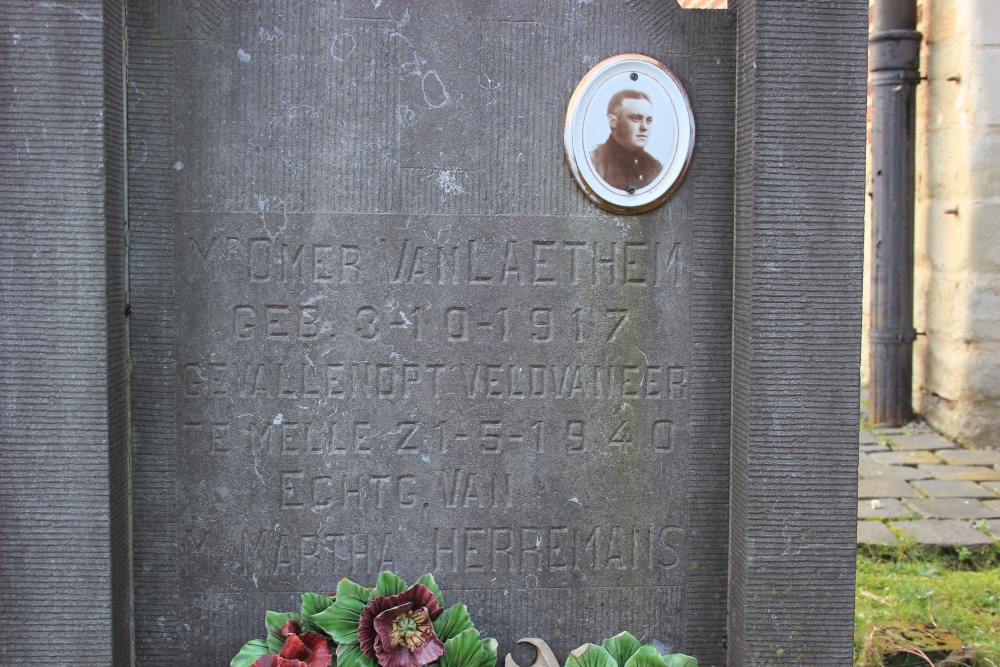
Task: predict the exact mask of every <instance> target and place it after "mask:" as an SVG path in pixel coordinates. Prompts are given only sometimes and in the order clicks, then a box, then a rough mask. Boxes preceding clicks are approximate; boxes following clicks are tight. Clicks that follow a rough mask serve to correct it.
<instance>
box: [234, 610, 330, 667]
mask: <svg viewBox="0 0 1000 667" xmlns="http://www.w3.org/2000/svg"><path fill="white" fill-rule="evenodd" d="M281 634H282V636H284V638H285V643H284V645H282V647H281V652H280V653H279V654H278V655H272V654H269V655H265V656H261V657H260V658H258V659H257V661H256V662H254V663H253V667H330V665H331V664H332V663H333V653H332V652H331V651H330V644H329V643H328V642H327V640H326V637H323V636H322V635H320V634H317V633H315V632H302V631H301V629H300V628H299V624H298V623H296V622H295V621H288V622H287V623H285V627H283V628H282V629H281Z"/></svg>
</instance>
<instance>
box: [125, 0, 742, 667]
mask: <svg viewBox="0 0 1000 667" xmlns="http://www.w3.org/2000/svg"><path fill="white" fill-rule="evenodd" d="M643 9H645V10H646V11H643ZM128 21H129V29H130V57H131V61H130V69H129V76H130V79H129V85H130V90H132V91H134V93H133V95H132V97H131V98H130V105H129V110H130V119H129V132H130V148H131V151H130V160H129V162H130V189H131V192H132V193H133V197H132V198H131V200H130V209H131V225H132V237H131V240H132V245H131V251H132V255H131V256H132V261H133V265H132V267H133V268H132V286H133V299H132V307H133V316H132V326H133V331H134V332H135V334H136V336H139V337H141V339H142V340H143V341H144V344H142V345H137V346H136V347H135V348H134V350H133V354H134V357H135V375H134V378H135V382H136V391H135V393H134V398H133V406H134V422H133V423H134V426H135V433H136V436H135V441H134V447H135V455H136V465H135V468H134V475H135V490H136V507H135V517H136V523H135V531H136V552H135V553H136V572H137V577H136V614H137V615H136V631H137V635H136V636H137V647H138V651H139V656H140V657H141V658H146V659H148V660H150V661H152V662H153V663H158V662H160V661H165V660H167V659H168V656H175V657H176V656H177V655H178V646H182V647H184V649H183V650H182V652H181V654H183V655H190V656H209V659H210V661H211V662H212V663H222V662H223V661H224V660H225V659H227V658H228V657H229V656H231V655H233V654H234V653H235V651H236V650H237V649H238V648H239V646H240V645H241V643H242V641H244V640H245V639H246V638H250V637H253V636H256V635H258V634H259V633H260V627H261V612H262V611H263V610H264V609H286V608H294V607H295V604H296V600H297V596H298V593H299V592H301V591H303V590H318V591H332V590H334V589H335V587H336V583H337V581H338V580H339V579H340V578H341V577H350V578H351V579H353V580H355V581H360V582H374V580H375V578H376V577H377V574H378V572H379V570H383V569H392V570H395V571H397V572H399V573H401V574H403V575H404V576H405V577H406V578H408V579H410V580H412V579H415V578H416V577H417V576H419V575H420V574H421V573H423V572H425V571H427V572H432V573H433V574H434V575H435V576H436V577H437V578H438V580H439V581H440V582H441V583H442V585H443V586H445V587H446V588H448V589H451V590H452V591H454V592H453V593H451V594H450V597H451V598H453V599H454V600H456V601H458V600H460V601H464V602H466V603H467V604H469V605H470V608H472V609H473V610H474V611H473V614H474V616H475V618H476V620H477V622H478V623H479V624H480V628H481V629H482V630H483V632H484V633H486V634H490V635H492V636H495V637H496V638H497V639H498V640H499V641H500V643H501V645H502V646H504V647H511V646H513V644H514V642H515V641H516V640H517V639H518V638H519V637H521V636H525V635H528V636H539V637H546V638H548V639H549V641H551V643H552V645H553V647H554V649H555V650H556V652H557V653H558V654H560V655H565V654H566V653H568V652H569V650H571V649H573V648H575V647H576V646H578V645H579V644H581V643H584V642H585V641H587V640H588V639H590V640H593V639H596V640H600V639H603V638H604V637H607V636H611V635H612V634H614V633H616V632H617V631H618V630H619V629H624V628H626V626H627V627H629V628H631V629H632V630H633V631H634V632H636V634H639V635H644V636H646V637H648V638H655V639H657V640H660V641H662V642H664V643H665V644H667V645H670V646H673V647H676V648H677V649H678V650H679V649H680V646H681V644H682V643H685V642H687V643H690V642H692V641H694V639H693V638H694V637H702V638H703V639H701V641H698V642H697V646H696V649H691V650H697V651H698V652H700V653H701V654H702V655H704V656H705V659H706V661H707V664H710V663H711V661H712V660H713V659H721V654H722V637H723V635H724V632H725V631H724V623H725V609H724V607H723V606H722V605H720V604H719V603H718V601H719V600H723V599H724V598H725V572H726V566H727V562H726V552H725V541H726V536H727V529H728V522H727V519H728V515H727V504H726V495H727V488H728V483H727V475H728V458H729V447H728V444H729V443H728V434H729V417H728V395H729V391H730V389H729V375H730V372H731V371H730V360H729V349H730V346H731V343H730V334H729V331H730V326H731V325H730V319H729V314H730V312H731V281H732V278H731V276H732V264H731V248H732V222H731V211H732V205H733V203H732V202H733V200H732V196H733V195H732V159H733V155H732V146H733V123H734V118H733V108H734V105H733V98H734V92H735V91H734V90H733V87H732V80H733V77H734V76H735V70H734V66H735V61H734V55H735V54H734V53H733V49H732V40H733V37H734V29H735V26H734V22H733V17H732V15H731V14H729V13H726V12H719V13H711V12H695V13H692V12H683V11H681V10H680V9H679V8H677V9H672V10H668V11H667V12H662V13H661V15H656V14H653V13H652V6H650V7H647V8H643V7H635V8H630V7H621V6H618V5H617V4H611V3H593V4H587V3H585V4H581V3H578V2H576V1H575V0H574V1H573V2H552V3H544V4H543V3H523V2H501V3H493V2H488V3H487V2H483V3H449V2H445V3H441V4H440V5H439V6H423V7H419V6H414V5H412V3H406V2H398V1H397V2H394V1H393V0H385V1H384V2H380V3H373V2H371V0H347V1H345V2H339V3H337V2H331V3H277V4H276V3H272V2H253V3H239V4H236V3H224V2H207V3H186V4H185V3H179V4H175V5H162V4H159V3H142V2H138V3H134V4H133V5H132V6H131V7H130V10H129V14H128ZM629 51H640V52H643V53H652V54H654V55H656V56H658V57H660V58H662V59H663V60H664V62H665V63H666V64H667V65H668V66H669V67H671V68H673V69H674V70H675V71H676V72H677V73H678V75H679V76H680V77H682V78H683V79H684V80H685V81H686V83H687V86H688V89H689V90H690V91H691V94H692V100H693V102H692V104H693V105H694V107H695V109H696V112H697V114H698V117H697V122H698V131H699V134H698V151H697V155H696V157H695V161H694V164H693V167H692V171H691V174H690V175H689V176H688V179H687V185H686V186H685V187H683V188H682V189H681V190H680V191H679V192H678V193H677V194H676V195H675V196H674V197H673V198H672V199H671V200H670V201H669V202H668V203H667V204H666V205H664V206H662V207H661V208H659V209H657V210H656V211H654V212H652V213H649V214H646V215H643V216H641V217H620V216H616V215H612V214H608V213H605V212H603V211H601V210H600V209H598V208H597V207H595V206H593V205H592V204H591V203H589V202H588V201H587V200H586V199H585V198H583V197H582V196H581V193H580V192H579V191H578V189H577V187H576V185H575V184H574V182H573V179H572V176H571V174H570V173H569V170H568V169H567V167H566V164H565V155H564V150H563V145H562V125H563V122H564V118H565V111H566V104H567V102H568V100H569V96H570V94H571V93H572V91H573V88H574V87H575V85H576V83H577V82H578V81H579V80H580V78H581V77H582V76H583V74H585V73H586V71H587V70H588V69H589V68H590V67H591V66H593V65H594V64H595V63H596V62H597V61H598V60H599V59H601V58H604V57H605V56H607V55H611V54H615V53H621V52H629ZM152 306H157V307H152ZM149 354H154V355H156V358H155V359H150V358H149V357H148V356H147V355H149ZM164 354H166V356H167V360H168V363H163V361H164V359H163V356H162V355H164ZM151 362H152V363H151ZM147 387H148V388H149V389H148V390H147V389H146V388H147ZM165 392H166V393H165ZM161 590H168V591H170V592H171V595H153V594H152V593H153V592H154V591H161ZM626 617H629V618H630V619H631V620H630V621H628V622H626V621H625V620H624V619H625V618H626Z"/></svg>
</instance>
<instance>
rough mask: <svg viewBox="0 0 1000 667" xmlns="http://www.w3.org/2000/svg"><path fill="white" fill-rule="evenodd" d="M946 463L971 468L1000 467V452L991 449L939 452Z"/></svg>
mask: <svg viewBox="0 0 1000 667" xmlns="http://www.w3.org/2000/svg"><path fill="white" fill-rule="evenodd" d="M938 456H940V457H941V459H943V460H944V462H945V463H951V464H955V465H970V466H995V465H1000V452H997V451H993V450H990V449H955V450H952V451H950V452H938Z"/></svg>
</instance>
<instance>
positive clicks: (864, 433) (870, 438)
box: [858, 429, 885, 447]
mask: <svg viewBox="0 0 1000 667" xmlns="http://www.w3.org/2000/svg"><path fill="white" fill-rule="evenodd" d="M858 443H859V444H861V445H862V446H864V445H882V443H881V442H880V441H879V439H878V438H877V437H876V436H875V434H874V433H872V432H871V431H869V430H867V429H861V432H860V433H859V434H858ZM882 446H883V447H884V446H885V445H882Z"/></svg>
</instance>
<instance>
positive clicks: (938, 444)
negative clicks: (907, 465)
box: [889, 431, 955, 452]
mask: <svg viewBox="0 0 1000 667" xmlns="http://www.w3.org/2000/svg"><path fill="white" fill-rule="evenodd" d="M889 439H890V440H891V441H892V445H891V447H892V449H893V450H894V451H897V452H905V451H920V450H938V449H952V448H953V447H955V444H954V443H952V442H949V441H948V440H947V439H946V438H944V436H942V435H940V434H938V433H936V432H934V431H928V432H926V433H917V434H914V435H910V434H906V433H903V434H900V435H894V436H891V437H890V438H889Z"/></svg>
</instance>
